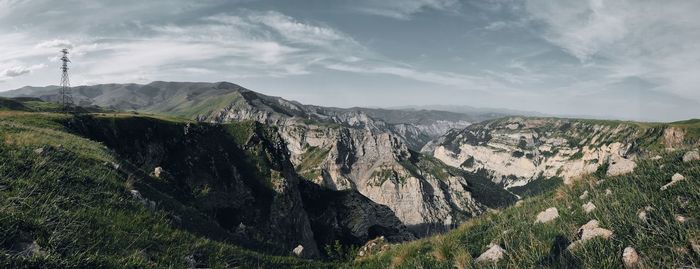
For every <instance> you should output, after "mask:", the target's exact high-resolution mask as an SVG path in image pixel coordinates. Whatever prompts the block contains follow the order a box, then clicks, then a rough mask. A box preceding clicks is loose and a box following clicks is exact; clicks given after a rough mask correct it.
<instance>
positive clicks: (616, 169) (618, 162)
mask: <svg viewBox="0 0 700 269" xmlns="http://www.w3.org/2000/svg"><path fill="white" fill-rule="evenodd" d="M635 167H637V164H636V163H635V162H634V161H632V160H630V159H626V158H616V159H615V160H614V161H612V162H610V167H608V171H607V173H606V174H607V175H608V176H619V175H624V174H627V173H631V172H633V171H634V168H635Z"/></svg>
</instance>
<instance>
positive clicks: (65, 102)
mask: <svg viewBox="0 0 700 269" xmlns="http://www.w3.org/2000/svg"><path fill="white" fill-rule="evenodd" d="M61 53H62V54H63V56H61V62H62V63H63V64H62V65H61V73H62V74H61V90H60V93H61V105H62V106H63V110H68V109H69V108H70V107H71V106H73V95H72V94H71V90H70V78H68V63H70V59H68V49H62V50H61Z"/></svg>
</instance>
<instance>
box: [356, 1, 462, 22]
mask: <svg viewBox="0 0 700 269" xmlns="http://www.w3.org/2000/svg"><path fill="white" fill-rule="evenodd" d="M353 4H354V5H355V8H354V9H355V10H357V11H360V12H362V13H366V14H370V15H377V16H384V17H389V18H393V19H398V20H408V19H411V17H412V16H413V15H415V14H417V13H420V12H423V11H426V10H430V9H432V10H440V11H450V12H454V11H455V10H457V8H458V7H459V6H461V5H460V3H459V1H458V0H361V1H353Z"/></svg>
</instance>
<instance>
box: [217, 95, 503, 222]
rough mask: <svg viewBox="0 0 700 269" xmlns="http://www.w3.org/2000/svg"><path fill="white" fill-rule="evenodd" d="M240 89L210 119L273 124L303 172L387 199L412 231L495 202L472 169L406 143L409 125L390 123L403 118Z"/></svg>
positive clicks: (326, 182)
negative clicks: (458, 168)
mask: <svg viewBox="0 0 700 269" xmlns="http://www.w3.org/2000/svg"><path fill="white" fill-rule="evenodd" d="M244 97H246V99H244V100H245V102H239V103H236V104H235V105H232V106H230V107H228V108H227V109H224V110H221V111H219V112H218V113H217V114H216V115H215V116H214V117H213V119H214V121H215V122H221V123H225V122H231V121H244V120H254V121H259V122H263V123H267V124H273V125H275V126H277V127H278V132H279V133H280V135H281V137H282V138H283V139H284V140H285V142H286V143H287V148H288V151H289V152H290V154H291V155H290V158H291V161H292V163H293V164H294V166H295V167H296V170H297V171H298V172H299V174H301V175H302V176H303V177H304V178H306V179H308V180H310V181H312V182H314V183H316V184H318V185H320V186H323V187H325V188H328V189H332V190H357V191H358V192H360V193H361V194H363V195H364V196H366V197H368V198H369V199H371V200H372V201H373V202H375V203H378V204H382V205H386V206H387V207H389V208H390V209H391V210H392V211H393V212H394V213H395V215H396V216H397V217H398V218H399V219H400V220H401V222H402V223H403V224H405V225H406V226H408V227H409V229H412V230H413V231H414V232H415V233H417V234H427V233H430V232H434V231H441V230H443V229H445V228H446V227H450V226H454V225H457V224H458V223H459V222H460V221H462V220H464V219H466V218H468V217H470V216H473V215H478V214H481V213H482V212H484V210H485V209H486V208H487V207H488V206H494V205H495V204H493V203H490V204H489V203H484V202H482V201H479V200H478V199H476V198H475V196H474V195H473V194H472V193H471V191H470V188H471V185H473V184H472V182H470V180H471V181H473V180H475V179H476V178H477V177H473V178H469V177H470V175H469V174H467V173H463V172H454V171H452V169H451V168H449V167H447V166H445V165H444V164H442V163H441V162H440V161H438V160H434V159H431V158H429V157H426V156H423V155H422V154H420V153H418V152H415V151H412V150H410V148H409V146H408V144H407V143H406V142H405V139H406V138H405V137H404V136H403V135H406V133H405V132H404V133H403V134H400V133H397V132H394V131H393V129H396V128H399V129H400V130H403V131H407V130H408V128H407V127H406V126H404V127H396V126H400V125H390V124H387V123H385V122H383V121H380V120H376V119H374V118H372V117H370V116H368V115H367V114H366V113H364V112H362V111H356V110H353V111H342V110H339V109H329V108H322V107H315V106H302V105H298V104H295V103H286V102H284V101H283V99H279V98H271V97H265V96H261V95H244ZM280 102H282V103H280ZM281 104H284V105H281ZM391 126H393V127H391ZM392 128H393V129H392ZM411 128H413V127H411ZM416 128H417V127H416ZM435 128H437V127H435ZM484 184H486V185H488V183H486V181H484V183H483V184H482V185H484ZM486 185H484V186H486ZM487 188H488V186H487ZM490 188H492V190H494V191H495V190H496V189H498V187H497V186H495V185H493V186H491V187H490ZM501 195H503V196H504V198H505V200H506V201H508V200H509V199H510V197H512V195H510V194H509V193H507V192H501ZM496 206H498V205H496Z"/></svg>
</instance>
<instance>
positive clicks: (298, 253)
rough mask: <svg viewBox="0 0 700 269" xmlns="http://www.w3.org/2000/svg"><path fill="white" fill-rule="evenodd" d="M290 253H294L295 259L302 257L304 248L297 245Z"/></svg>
mask: <svg viewBox="0 0 700 269" xmlns="http://www.w3.org/2000/svg"><path fill="white" fill-rule="evenodd" d="M292 253H294V255H296V256H297V257H302V255H304V246H302V245H298V246H297V247H295V248H294V249H293V250H292Z"/></svg>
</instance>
